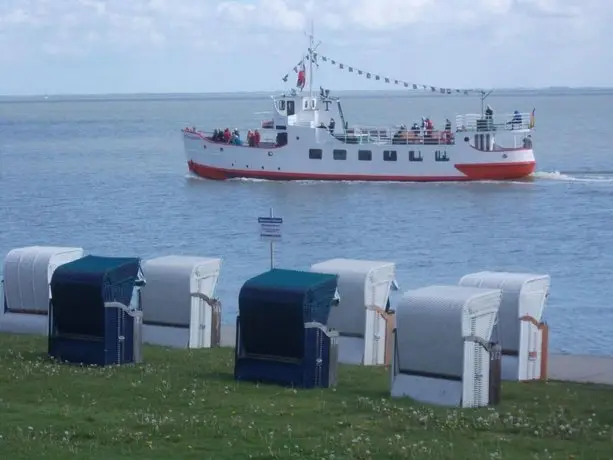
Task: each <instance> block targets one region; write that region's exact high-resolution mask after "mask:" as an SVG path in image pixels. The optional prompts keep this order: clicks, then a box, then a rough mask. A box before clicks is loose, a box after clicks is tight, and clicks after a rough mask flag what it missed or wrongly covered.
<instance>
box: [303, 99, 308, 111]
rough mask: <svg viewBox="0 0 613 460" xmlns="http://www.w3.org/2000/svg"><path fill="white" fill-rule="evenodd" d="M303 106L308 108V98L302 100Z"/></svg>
mask: <svg viewBox="0 0 613 460" xmlns="http://www.w3.org/2000/svg"><path fill="white" fill-rule="evenodd" d="M304 108H305V109H308V108H309V100H308V99H305V100H304Z"/></svg>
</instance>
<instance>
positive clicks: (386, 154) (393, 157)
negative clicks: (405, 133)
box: [383, 150, 398, 161]
mask: <svg viewBox="0 0 613 460" xmlns="http://www.w3.org/2000/svg"><path fill="white" fill-rule="evenodd" d="M397 160H398V154H397V153H396V151H395V150H384V151H383V161H397Z"/></svg>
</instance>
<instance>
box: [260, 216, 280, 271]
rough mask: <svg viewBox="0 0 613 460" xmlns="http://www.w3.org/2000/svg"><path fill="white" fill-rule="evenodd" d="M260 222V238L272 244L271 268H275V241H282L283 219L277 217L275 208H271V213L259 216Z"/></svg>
mask: <svg viewBox="0 0 613 460" xmlns="http://www.w3.org/2000/svg"><path fill="white" fill-rule="evenodd" d="M258 224H260V239H261V240H262V241H268V243H269V244H270V269H271V270H272V269H273V268H275V242H276V241H281V226H282V225H283V219H282V218H281V217H275V216H274V211H273V209H272V208H270V215H269V216H268V217H258Z"/></svg>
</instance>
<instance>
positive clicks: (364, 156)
mask: <svg viewBox="0 0 613 460" xmlns="http://www.w3.org/2000/svg"><path fill="white" fill-rule="evenodd" d="M358 160H359V161H371V160H372V152H371V151H370V150H358Z"/></svg>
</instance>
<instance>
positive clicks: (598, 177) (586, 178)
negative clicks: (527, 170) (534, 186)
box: [532, 171, 613, 183]
mask: <svg viewBox="0 0 613 460" xmlns="http://www.w3.org/2000/svg"><path fill="white" fill-rule="evenodd" d="M532 176H533V177H534V178H536V179H544V180H555V181H564V182H592V183H613V174H604V173H576V174H572V175H571V174H566V173H563V172H560V171H553V172H548V171H537V172H535V173H533V174H532Z"/></svg>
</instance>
